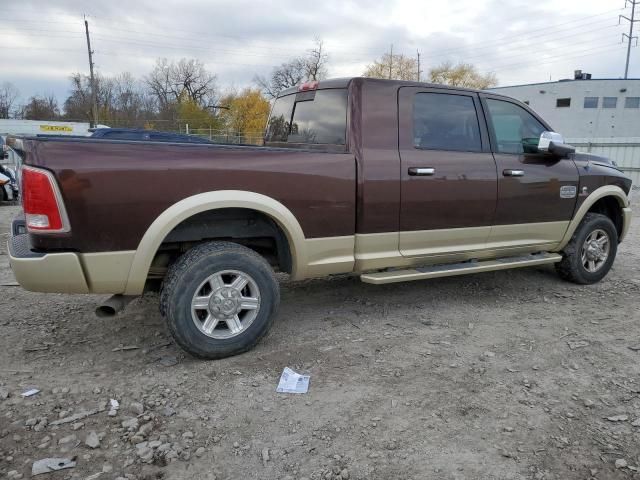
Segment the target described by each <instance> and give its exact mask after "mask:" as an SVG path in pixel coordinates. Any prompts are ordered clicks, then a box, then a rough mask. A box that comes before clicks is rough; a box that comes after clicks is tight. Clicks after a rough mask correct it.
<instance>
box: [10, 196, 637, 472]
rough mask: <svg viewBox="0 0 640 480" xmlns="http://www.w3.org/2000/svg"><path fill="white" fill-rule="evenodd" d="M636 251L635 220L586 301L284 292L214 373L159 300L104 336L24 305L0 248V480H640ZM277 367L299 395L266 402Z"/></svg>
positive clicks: (580, 291)
mask: <svg viewBox="0 0 640 480" xmlns="http://www.w3.org/2000/svg"><path fill="white" fill-rule="evenodd" d="M638 203H639V202H636V205H635V211H636V212H638V211H640V208H639V207H640V205H638ZM16 211H17V207H6V206H5V207H0V231H2V232H6V231H7V226H8V223H9V219H10V217H11V216H12V215H13V214H15V212H16ZM635 216H636V217H637V216H638V214H637V213H636V214H635ZM2 238H3V237H2V235H0V240H2ZM639 239H640V223H639V222H638V219H637V218H636V219H635V223H634V224H632V227H631V231H630V234H629V237H628V239H627V241H626V242H625V243H624V244H623V245H622V246H621V249H620V251H619V253H618V259H617V261H616V263H615V265H614V268H613V270H612V272H611V273H610V274H609V276H608V277H607V278H606V279H605V280H604V281H603V282H602V283H600V284H598V285H593V286H578V285H573V284H569V283H565V282H563V281H561V280H560V279H559V278H558V277H557V276H556V275H555V273H554V271H553V268H548V267H545V268H530V269H522V270H513V271H506V272H496V273H485V274H479V275H473V276H466V277H458V278H445V279H438V280H431V281H423V282H414V283H407V284H395V285H388V286H374V285H366V284H362V283H360V282H359V280H358V279H357V278H349V277H339V278H332V279H326V280H313V281H306V282H302V283H296V284H294V283H288V282H286V281H285V282H283V285H282V307H281V309H280V314H279V317H278V319H277V320H276V322H275V325H274V327H273V329H272V330H271V332H270V334H269V335H268V336H267V337H266V338H265V339H264V340H263V341H262V342H261V343H260V344H259V345H258V346H257V348H255V349H254V350H252V351H251V352H248V353H246V354H244V355H241V356H238V357H234V358H229V359H225V360H220V361H213V362H203V361H198V360H194V359H193V358H191V357H189V356H188V355H185V354H184V353H183V352H182V351H181V350H180V349H179V348H177V347H176V346H175V345H174V344H173V343H172V342H171V338H170V337H169V334H168V331H167V329H166V327H165V324H164V322H163V319H162V318H161V316H160V314H159V313H158V308H157V301H158V299H157V297H156V296H153V295H152V296H147V297H144V298H140V299H138V300H136V301H134V302H133V303H132V304H131V305H129V307H128V308H127V310H126V311H125V312H124V313H122V314H121V315H119V316H117V317H116V318H113V319H97V318H96V317H95V316H94V315H93V310H94V308H95V306H96V304H97V303H98V302H99V301H100V300H101V299H103V298H105V297H103V296H95V295H86V296H82V295H44V294H37V293H29V292H25V291H23V290H22V289H21V288H19V287H17V286H15V285H13V279H12V277H11V273H10V271H9V269H8V262H7V256H6V252H5V244H4V241H2V243H1V244H0V285H2V286H0V312H1V313H0V333H1V335H0V475H4V476H5V477H6V478H21V475H23V476H24V478H27V477H29V476H30V475H31V468H32V464H33V463H34V461H36V460H39V459H44V458H48V457H66V458H75V461H76V466H75V467H73V468H70V469H67V470H63V471H59V472H56V473H50V474H43V475H40V476H38V477H37V478H39V479H43V480H46V479H47V478H55V479H63V478H65V479H70V478H74V479H75V478H91V479H96V478H100V479H116V478H120V480H121V478H128V479H151V478H162V477H163V478H171V479H173V478H176V479H183V478H187V477H188V478H190V479H192V480H195V479H218V480H222V479H249V478H259V479H290V480H293V479H295V480H303V479H308V480H311V479H313V480H318V479H334V480H340V479H343V480H346V479H381V480H383V479H385V480H386V479H416V480H417V479H538V480H540V479H545V480H550V479H558V480H560V479H588V478H597V479H617V478H632V477H633V478H636V477H640V473H636V471H637V468H640V443H639V440H640V421H638V419H639V418H640V398H639V395H640V378H639V376H638V374H639V373H640V367H639V364H638V359H639V358H640V326H639V325H638V320H639V319H640V314H639V313H638V311H639V309H640V298H639V293H640V267H639V266H638V260H639V253H638V252H639V251H638V246H639ZM287 366H288V367H291V368H293V369H294V370H296V371H299V372H301V373H308V374H310V375H311V384H310V389H309V392H308V393H307V394H303V395H291V394H279V393H276V392H275V388H276V384H277V381H278V378H279V376H280V373H281V372H282V369H283V368H284V367H287ZM29 388H37V389H39V390H40V392H39V393H38V394H36V395H34V396H32V397H29V398H22V397H21V393H22V392H24V391H26V390H27V389H29ZM111 399H114V400H117V401H118V402H119V409H118V410H115V409H113V408H112V407H111V404H110V401H111ZM61 419H62V420H63V421H64V422H63V423H60V424H58V425H56V424H55V422H56V421H59V420H61Z"/></svg>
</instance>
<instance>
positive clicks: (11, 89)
mask: <svg viewBox="0 0 640 480" xmlns="http://www.w3.org/2000/svg"><path fill="white" fill-rule="evenodd" d="M19 96H20V92H19V91H18V89H17V88H16V87H15V86H14V85H13V83H10V82H3V83H2V86H0V118H9V117H10V116H11V114H12V113H13V110H14V105H15V102H16V100H17V99H18V97H19Z"/></svg>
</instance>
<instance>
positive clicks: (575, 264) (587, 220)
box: [555, 213, 618, 285]
mask: <svg viewBox="0 0 640 480" xmlns="http://www.w3.org/2000/svg"><path fill="white" fill-rule="evenodd" d="M598 229H600V230H604V231H605V232H606V233H607V235H608V236H609V256H608V257H607V259H606V261H605V262H604V264H603V265H602V267H601V268H600V269H599V270H598V271H596V272H589V271H588V270H587V269H586V268H585V266H584V265H583V263H582V258H581V253H582V246H583V244H584V242H585V240H586V239H587V237H588V236H589V235H590V234H591V233H592V232H594V231H595V230H598ZM617 250H618V232H617V230H616V227H615V225H614V224H613V222H612V221H611V219H610V218H609V217H607V216H606V215H602V214H600V213H587V214H586V215H585V216H584V218H583V219H582V222H580V225H579V226H578V228H577V229H576V231H575V232H574V234H573V237H571V240H570V241H569V243H568V244H567V246H566V247H565V248H564V250H563V252H562V255H563V258H562V260H561V261H560V262H558V263H556V264H555V265H556V271H557V272H558V275H560V277H561V278H563V279H564V280H568V281H570V282H573V283H578V284H581V285H590V284H592V283H597V282H599V281H600V280H602V279H603V278H604V277H605V276H606V275H607V273H609V270H610V269H611V265H613V262H614V260H615V258H616V253H617Z"/></svg>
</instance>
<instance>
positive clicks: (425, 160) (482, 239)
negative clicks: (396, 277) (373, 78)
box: [398, 87, 497, 256]
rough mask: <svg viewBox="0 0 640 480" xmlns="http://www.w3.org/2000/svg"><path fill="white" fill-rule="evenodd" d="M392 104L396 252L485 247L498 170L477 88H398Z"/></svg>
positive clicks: (408, 253)
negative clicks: (397, 179)
mask: <svg viewBox="0 0 640 480" xmlns="http://www.w3.org/2000/svg"><path fill="white" fill-rule="evenodd" d="M398 106H399V123H400V124H399V150H400V158H401V162H400V163H401V167H400V168H401V171H400V175H401V208H400V252H401V253H402V255H404V256H422V255H436V254H440V253H454V252H465V251H472V250H480V249H482V248H484V247H485V245H486V241H487V238H488V237H489V234H490V231H491V225H492V222H493V217H494V213H495V208H496V200H497V194H496V191H497V186H496V182H497V176H496V175H497V174H496V165H495V161H494V159H493V156H492V154H491V150H490V146H489V140H488V133H487V130H486V125H485V121H484V117H483V116H482V108H481V105H480V100H479V97H478V95H477V94H476V93H473V92H465V91H456V90H449V89H429V88H420V87H403V88H401V89H400V90H399V105H398Z"/></svg>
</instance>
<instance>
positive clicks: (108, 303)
mask: <svg viewBox="0 0 640 480" xmlns="http://www.w3.org/2000/svg"><path fill="white" fill-rule="evenodd" d="M134 298H136V297H135V296H132V295H119V294H118V295H113V296H112V297H110V298H108V299H107V300H105V301H104V302H102V303H101V304H100V305H98V306H97V307H96V316H97V317H99V318H108V317H114V316H116V315H117V314H118V312H121V311H122V310H124V308H125V307H126V306H127V305H129V303H130V302H131V301H132V300H133V299H134Z"/></svg>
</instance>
